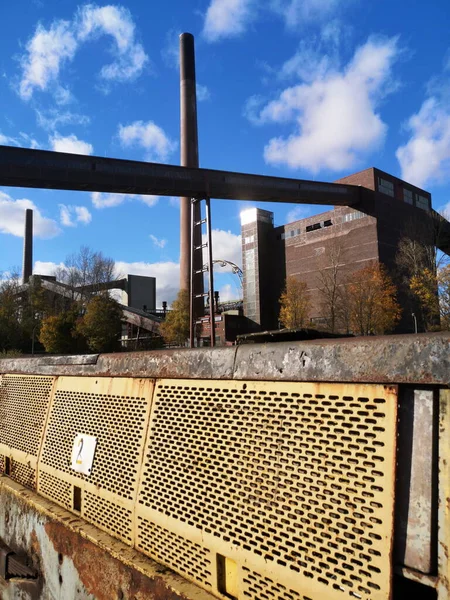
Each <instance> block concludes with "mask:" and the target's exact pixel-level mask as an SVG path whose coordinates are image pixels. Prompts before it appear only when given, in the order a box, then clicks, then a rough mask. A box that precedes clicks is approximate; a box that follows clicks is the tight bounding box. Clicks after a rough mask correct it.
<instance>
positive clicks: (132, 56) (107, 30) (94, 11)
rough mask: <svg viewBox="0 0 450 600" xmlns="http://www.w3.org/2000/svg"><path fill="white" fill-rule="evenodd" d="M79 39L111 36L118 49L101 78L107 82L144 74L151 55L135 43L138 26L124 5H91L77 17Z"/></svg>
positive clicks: (101, 73)
mask: <svg viewBox="0 0 450 600" xmlns="http://www.w3.org/2000/svg"><path fill="white" fill-rule="evenodd" d="M77 25H78V39H79V40H81V41H82V42H83V41H87V40H89V39H93V38H94V39H95V38H97V37H99V36H100V35H104V34H107V35H110V36H112V38H113V39H114V41H115V44H116V46H115V47H114V48H112V49H111V52H112V54H114V55H115V57H116V60H115V61H114V62H112V63H111V64H109V65H105V66H103V67H102V69H101V71H100V75H101V77H103V78H104V79H107V80H116V81H126V80H130V79H135V78H136V77H137V76H138V75H140V74H141V73H142V70H143V68H144V66H145V64H146V63H147V61H148V56H147V55H146V54H145V52H144V48H143V47H142V45H141V44H139V43H137V42H136V41H135V26H134V23H133V19H132V17H131V14H130V12H129V10H127V9H126V8H124V7H123V6H111V5H110V6H103V7H101V8H100V7H96V6H95V5H91V4H88V5H86V6H83V7H82V8H81V9H80V11H79V14H78V19H77Z"/></svg>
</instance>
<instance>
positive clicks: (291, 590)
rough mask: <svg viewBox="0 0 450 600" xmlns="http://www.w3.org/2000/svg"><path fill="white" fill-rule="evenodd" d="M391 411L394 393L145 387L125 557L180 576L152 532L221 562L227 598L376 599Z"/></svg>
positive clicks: (218, 385) (386, 570)
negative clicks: (151, 392)
mask: <svg viewBox="0 0 450 600" xmlns="http://www.w3.org/2000/svg"><path fill="white" fill-rule="evenodd" d="M396 410H397V400H396V388H394V387H389V388H385V387H384V386H375V385H373V386H369V385H338V384H329V385H328V384H305V383H282V382H277V383H263V382H250V383H243V382H224V381H180V380H162V381H160V382H158V384H157V387H156V389H155V397H154V401H153V409H152V415H151V421H150V428H149V434H148V439H147V443H146V452H145V456H144V468H143V473H142V478H141V482H140V486H139V495H138V504H137V508H136V513H137V518H138V520H137V538H136V545H137V547H138V548H139V549H140V550H142V551H143V552H145V553H146V554H148V555H150V556H153V557H155V558H157V559H158V560H161V561H162V562H164V563H165V564H167V565H168V566H170V567H172V568H173V569H174V570H180V568H179V565H178V562H177V555H175V556H174V555H172V556H171V555H170V553H169V552H168V551H166V552H165V554H164V553H162V552H161V551H159V550H158V544H160V543H161V542H157V543H156V542H155V541H154V540H155V534H154V533H153V530H152V529H151V526H150V524H151V523H153V524H154V525H155V526H157V527H160V528H164V529H166V530H168V531H170V532H171V533H173V534H175V535H176V536H178V538H184V539H185V540H186V541H190V542H192V543H194V544H196V545H197V546H199V547H203V548H205V549H206V551H207V552H208V553H209V552H211V553H213V556H214V555H217V554H220V555H222V556H225V557H228V558H231V559H232V560H234V561H236V563H237V564H238V565H239V569H240V582H239V587H240V596H239V597H241V595H242V597H246V598H254V599H255V600H259V599H260V598H268V599H270V600H272V599H273V600H291V599H292V598H293V599H295V600H296V599H297V598H298V599H300V600H318V599H342V600H343V599H345V598H371V599H377V600H381V599H386V598H389V596H390V578H391V565H390V553H391V536H392V525H393V514H392V513H393V502H394V498H393V496H394V467H395V434H396ZM169 540H170V538H168V541H167V545H169V544H170V541H169ZM244 567H245V569H246V570H244ZM183 574H184V575H187V576H188V577H189V578H191V579H193V580H194V581H196V582H197V583H199V584H201V585H203V586H204V587H211V588H212V589H213V591H214V592H215V593H216V594H218V595H220V592H219V591H218V582H217V577H216V572H215V571H214V568H213V569H211V578H210V579H209V573H208V572H201V573H200V574H199V573H194V572H193V571H192V570H190V571H189V572H187V571H186V570H184V571H183Z"/></svg>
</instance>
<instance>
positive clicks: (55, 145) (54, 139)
mask: <svg viewBox="0 0 450 600" xmlns="http://www.w3.org/2000/svg"><path fill="white" fill-rule="evenodd" d="M49 139H50V146H51V148H52V150H55V152H68V153H69V154H88V155H89V154H92V153H93V151H94V147H93V146H92V144H89V142H84V141H83V140H79V139H78V138H77V136H76V135H73V134H72V135H67V136H65V137H64V136H61V135H59V134H58V133H55V135H54V136H51V137H50V138H49Z"/></svg>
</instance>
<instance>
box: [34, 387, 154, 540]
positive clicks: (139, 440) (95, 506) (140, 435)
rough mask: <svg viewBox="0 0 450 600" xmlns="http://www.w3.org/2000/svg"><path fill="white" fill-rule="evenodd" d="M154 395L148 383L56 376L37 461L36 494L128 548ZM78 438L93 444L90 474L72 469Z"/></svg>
mask: <svg viewBox="0 0 450 600" xmlns="http://www.w3.org/2000/svg"><path fill="white" fill-rule="evenodd" d="M152 392H153V383H152V380H149V379H147V380H142V379H131V378H128V379H127V378H109V377H105V378H94V377H92V378H83V377H60V378H58V380H57V383H56V386H55V393H54V397H53V401H52V406H51V410H50V415H49V419H48V425H47V428H46V432H45V439H44V443H43V449H42V456H41V460H40V462H39V483H38V491H39V493H41V494H42V495H43V496H46V497H47V498H50V499H51V500H54V501H55V502H57V503H58V504H60V505H61V506H64V507H65V508H68V509H70V510H73V511H74V512H76V513H78V514H81V516H83V517H84V518H85V519H86V520H87V521H89V522H91V523H94V524H95V525H97V526H98V527H100V528H101V529H104V530H105V531H107V532H108V533H110V534H111V535H113V536H115V537H118V538H119V539H122V540H123V541H125V542H126V543H128V544H130V545H133V543H134V528H133V516H134V504H135V500H136V492H137V484H138V478H139V470H140V466H141V461H142V452H143V444H144V439H145V435H146V428H147V424H148V417H149V411H150V403H151V398H152ZM78 434H84V435H89V436H93V437H94V438H95V439H96V440H97V447H96V451H95V458H94V464H93V469H92V473H91V474H90V475H84V474H82V473H78V472H75V471H74V470H73V469H72V468H71V462H70V460H71V455H72V447H73V443H74V439H75V437H76V436H77V435H78Z"/></svg>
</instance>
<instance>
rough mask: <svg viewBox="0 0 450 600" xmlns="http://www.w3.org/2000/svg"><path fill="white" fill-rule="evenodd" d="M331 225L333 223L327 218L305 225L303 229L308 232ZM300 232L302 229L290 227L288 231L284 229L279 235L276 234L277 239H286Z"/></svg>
mask: <svg viewBox="0 0 450 600" xmlns="http://www.w3.org/2000/svg"><path fill="white" fill-rule="evenodd" d="M331 225H333V222H332V221H331V219H328V220H327V221H321V222H320V223H314V224H313V225H307V226H306V228H305V231H306V233H309V232H310V231H316V229H322V228H323V227H330V226H331ZM301 232H302V230H301V229H300V228H299V229H291V230H290V231H285V232H284V233H282V234H281V235H278V236H277V239H278V240H286V239H289V238H291V237H296V236H298V235H300V234H301Z"/></svg>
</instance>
